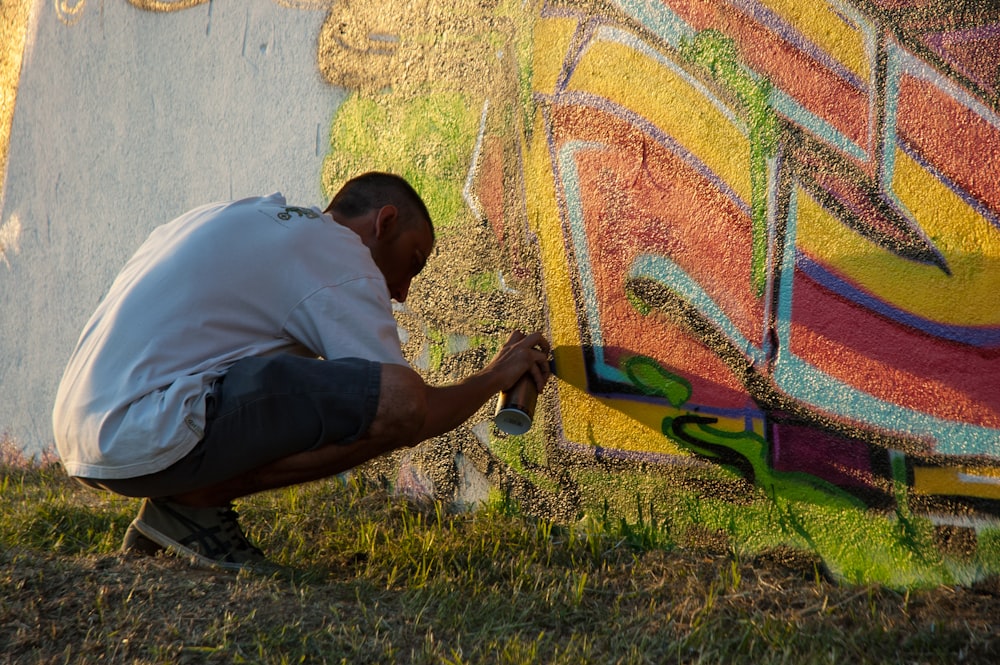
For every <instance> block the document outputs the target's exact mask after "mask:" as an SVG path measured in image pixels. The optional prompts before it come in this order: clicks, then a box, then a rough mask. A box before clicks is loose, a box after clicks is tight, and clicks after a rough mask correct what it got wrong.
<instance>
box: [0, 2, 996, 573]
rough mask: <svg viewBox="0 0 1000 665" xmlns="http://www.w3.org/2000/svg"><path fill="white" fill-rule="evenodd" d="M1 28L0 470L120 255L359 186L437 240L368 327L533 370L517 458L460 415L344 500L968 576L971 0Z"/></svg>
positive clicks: (989, 396)
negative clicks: (532, 346) (526, 336)
mask: <svg viewBox="0 0 1000 665" xmlns="http://www.w3.org/2000/svg"><path fill="white" fill-rule="evenodd" d="M34 9H35V12H34V20H33V21H32V22H31V23H30V25H29V27H28V28H27V34H28V40H27V42H28V46H27V49H26V51H25V58H24V67H23V70H22V74H21V76H20V81H19V86H20V88H19V92H18V98H17V111H16V113H15V115H14V121H13V125H12V130H11V134H10V147H9V151H8V173H7V183H6V189H5V199H4V201H3V209H2V217H0V223H2V224H3V226H2V227H0V232H2V233H4V234H6V235H3V236H0V238H2V239H4V242H5V244H4V248H5V249H4V254H3V263H4V265H2V266H0V271H2V272H3V278H2V281H0V289H2V290H3V298H4V309H5V315H4V318H3V322H2V324H0V325H2V326H3V329H2V330H3V333H2V340H3V342H2V343H3V353H2V355H0V391H2V399H0V427H3V428H6V429H7V430H8V431H9V433H10V434H11V435H12V436H13V437H14V438H15V439H17V440H18V441H19V442H22V443H23V444H24V445H27V446H29V447H30V446H44V445H45V444H46V443H47V441H48V440H49V438H50V435H49V432H48V408H49V403H50V400H51V397H52V393H53V391H54V385H55V381H56V380H57V379H58V375H59V371H60V369H61V364H62V362H63V361H64V360H65V358H66V356H67V355H68V353H69V349H70V348H71V346H72V343H73V340H74V339H75V336H76V334H77V333H78V330H79V327H80V325H81V324H82V322H83V320H84V319H85V318H86V316H87V314H88V313H89V312H90V310H91V309H92V307H93V306H94V304H95V303H96V301H97V299H98V298H100V296H101V295H102V293H103V291H104V289H105V288H106V287H107V285H108V283H109V282H110V279H111V277H112V276H113V275H114V273H115V272H116V270H117V268H118V267H119V266H120V264H121V263H122V261H124V259H125V257H127V256H128V255H129V253H130V252H131V250H132V249H133V248H134V247H135V246H136V244H137V243H138V242H139V241H140V240H141V239H142V238H143V237H144V236H145V235H146V233H147V232H148V231H149V229H151V228H152V227H153V226H155V225H156V224H159V223H161V222H163V221H166V220H167V219H169V218H170V217H172V216H173V215H175V214H176V213H178V212H180V211H182V210H184V209H186V208H188V207H190V206H192V205H196V204H198V203H202V202H204V201H205V200H208V199H216V198H224V197H229V196H240V195H244V194H251V193H260V192H262V191H270V190H274V189H280V190H282V191H284V192H285V193H286V194H288V195H289V196H290V198H292V199H293V200H297V201H303V202H305V203H316V202H319V201H320V200H322V199H324V198H325V197H326V196H327V195H328V194H329V193H330V192H331V191H333V190H334V189H336V187H337V186H338V184H339V182H341V181H342V180H343V179H344V178H345V177H348V176H350V175H352V174H354V173H357V172H359V171H362V170H367V169H372V168H378V169H384V170H392V171H396V172H399V173H401V174H403V175H405V176H406V177H407V178H409V179H410V180H411V181H412V182H413V183H414V185H415V186H416V187H417V189H418V190H419V191H420V192H421V193H422V194H423V195H424V197H425V198H426V199H427V202H428V206H429V208H430V210H431V212H432V215H433V216H434V218H435V221H436V224H437V227H438V231H439V246H438V249H437V251H436V252H435V255H434V256H433V257H432V260H431V261H430V262H429V264H428V267H427V270H426V271H425V274H423V275H422V276H421V278H420V279H418V280H417V281H416V282H415V283H414V287H413V289H412V290H411V294H410V298H409V300H408V301H407V305H406V307H405V308H404V307H400V308H399V310H398V312H397V315H398V319H399V323H400V330H401V336H402V339H403V341H404V348H405V351H406V353H407V355H408V357H409V358H410V359H411V361H412V362H413V364H414V365H415V366H416V367H417V368H418V369H419V370H420V371H421V372H422V373H423V374H424V375H425V376H426V377H427V378H428V379H429V380H431V381H436V382H439V381H448V380H452V379H454V378H457V377H459V376H461V375H463V374H464V373H465V372H467V371H469V370H470V369H472V368H475V367H478V366H480V365H481V364H482V363H484V362H486V361H487V360H488V358H489V357H490V355H491V353H492V351H493V349H495V348H496V347H497V345H498V344H499V343H500V341H501V340H502V339H503V337H504V336H505V334H506V331H507V330H509V329H511V328H516V327H527V328H534V327H541V328H543V329H544V330H545V331H546V332H547V333H548V335H549V336H550V338H551V339H552V341H553V343H554V345H555V352H554V358H555V366H556V371H557V375H558V379H557V380H556V381H555V382H554V383H553V384H552V385H551V387H550V388H549V389H548V390H547V391H546V393H545V394H543V395H542V396H541V400H540V403H539V410H538V415H537V416H536V421H535V427H534V428H533V429H532V430H531V431H530V432H529V433H528V434H527V435H525V436H522V437H507V436H503V435H499V434H498V433H497V432H496V431H495V430H494V429H493V428H492V427H491V425H490V420H489V417H490V410H489V407H486V408H484V409H483V410H482V412H480V413H479V414H477V415H476V417H474V418H473V419H471V420H470V422H469V423H468V424H467V425H465V426H463V427H461V428H459V429H458V430H456V431H455V432H453V433H451V434H450V435H448V436H445V437H441V438H440V439H438V440H435V441H432V442H428V443H427V444H425V445H423V446H420V447H418V448H416V449H414V450H408V451H404V452H401V453H399V454H398V455H395V456H392V457H390V458H387V459H384V460H381V461H379V462H378V463H376V464H373V465H371V466H370V468H369V469H368V470H367V471H368V472H369V473H371V474H373V475H375V476H377V477H379V478H381V479H383V480H385V481H386V482H387V483H390V484H392V485H394V486H395V487H396V488H397V489H398V490H399V491H403V492H408V493H417V494H421V493H423V494H428V493H429V494H433V495H435V496H437V497H438V498H441V499H444V500H447V501H451V502H454V503H456V504H460V505H467V504H469V503H475V502H476V501H478V500H481V499H482V498H483V497H485V496H486V495H487V494H488V492H489V491H491V490H492V491H497V490H499V491H500V492H503V493H506V494H508V495H510V496H512V497H514V498H516V499H518V500H519V501H520V502H521V505H522V507H524V508H525V509H526V510H528V511H530V512H534V513H537V514H543V515H546V516H550V517H556V518H559V519H561V520H567V521H570V520H574V519H577V518H578V517H579V516H580V515H582V514H584V513H586V514H589V515H590V516H591V518H593V517H594V516H595V515H597V516H603V517H605V518H616V517H615V516H621V517H625V518H627V519H628V520H631V521H632V522H633V523H637V524H638V525H639V526H640V527H641V528H645V529H650V528H656V526H657V525H660V526H662V525H664V524H668V523H669V524H670V525H671V526H672V527H673V528H674V529H675V530H676V531H677V532H679V533H683V532H684V530H685V529H688V530H691V531H692V533H693V532H696V531H697V532H705V531H706V530H707V531H708V532H713V533H716V532H718V533H725V534H726V537H727V538H730V539H732V541H733V543H734V545H733V546H734V547H737V548H749V549H753V548H758V547H764V546H767V545H769V544H774V543H787V542H791V543H794V544H796V545H798V546H802V547H808V548H811V549H813V550H814V551H816V552H817V553H819V554H820V555H821V556H822V557H823V558H824V560H825V561H826V562H827V563H828V565H829V567H830V570H831V571H833V572H834V573H835V574H837V575H839V576H841V577H843V578H845V579H849V580H862V581H863V580H882V581H889V582H892V583H899V584H910V583H914V582H917V583H937V582H951V581H969V580H973V579H976V578H978V577H982V576H983V575H986V574H990V573H991V572H998V569H1000V554H998V552H1000V532H998V530H997V516H998V515H1000V371H998V370H1000V298H998V296H997V293H1000V222H998V220H1000V184H998V183H1000V94H998V93H1000V79H998V76H1000V74H998V72H1000V36H998V35H1000V10H997V9H995V8H994V7H993V3H986V4H984V3H976V2H958V3H955V2H926V1H924V0H854V1H851V2H848V1H847V0H824V1H821V2H812V3H795V2H788V1H787V0H684V1H679V0H678V1H674V0H653V1H639V0H525V1H520V0H478V1H477V0H391V1H389V2H383V3H378V4H373V3H363V2H360V0H339V1H337V2H324V1H323V0H316V1H309V0H298V1H296V0H283V1H280V2H279V1H277V0H275V1H274V2H264V1H257V2H247V3H228V2H199V1H198V0H192V1H183V0H181V1H178V2H153V1H152V0H132V1H131V2H127V1H126V0H120V1H117V2H116V1H113V0H106V1H105V2H103V3H96V2H85V1H83V0H81V1H80V2H77V3H71V2H55V3H48V2H38V3H36V5H35V7H34ZM8 61H9V59H8ZM5 62H7V61H5ZM0 119H2V118H0ZM8 303H9V304H8ZM956 532H961V535H962V537H961V538H959V540H961V542H963V543H967V544H968V546H963V547H962V548H961V552H957V553H956V552H955V551H953V550H954V548H951V549H949V547H948V546H947V542H952V541H955V540H956V538H955V536H954V534H955V533H956ZM942 534H944V535H942ZM946 541H947V542H946Z"/></svg>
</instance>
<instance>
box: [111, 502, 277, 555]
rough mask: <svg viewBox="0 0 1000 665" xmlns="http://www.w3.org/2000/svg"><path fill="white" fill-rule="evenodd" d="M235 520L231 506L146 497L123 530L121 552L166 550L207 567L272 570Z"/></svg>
mask: <svg viewBox="0 0 1000 665" xmlns="http://www.w3.org/2000/svg"><path fill="white" fill-rule="evenodd" d="M238 519H239V515H237V514H236V511H235V510H233V507H232V505H227V506H220V507H212V508H192V507H190V506H183V505H180V504H177V503H173V502H171V501H167V500H164V499H146V500H144V501H143V502H142V507H141V508H140V509H139V515H138V517H136V518H135V519H134V520H132V524H130V525H129V527H128V530H127V531H126V532H125V539H124V541H123V542H122V551H123V552H126V553H136V554H157V553H158V552H161V551H163V550H166V551H168V552H170V553H172V554H176V555H178V556H181V557H184V558H187V559H189V560H190V561H191V563H192V564H193V565H195V566H200V567H206V568H221V569H223V570H246V569H253V570H259V571H266V570H271V569H275V568H276V566H274V564H272V563H271V562H269V561H268V560H267V558H266V557H265V556H264V553H263V552H261V551H260V550H259V549H257V548H256V547H254V546H253V544H251V543H250V541H249V540H247V537H246V536H245V535H244V534H243V530H242V529H240V524H239V521H238Z"/></svg>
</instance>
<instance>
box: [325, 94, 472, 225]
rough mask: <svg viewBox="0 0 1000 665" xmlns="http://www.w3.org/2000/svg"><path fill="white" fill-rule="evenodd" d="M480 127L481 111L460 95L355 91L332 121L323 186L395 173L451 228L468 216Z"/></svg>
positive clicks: (436, 218)
mask: <svg viewBox="0 0 1000 665" xmlns="http://www.w3.org/2000/svg"><path fill="white" fill-rule="evenodd" d="M478 130H479V109H476V110H472V109H470V107H469V102H468V100H467V99H465V97H464V96H463V95H460V94H458V93H451V92H441V93H434V94H428V95H424V96H420V97H416V98H406V97H403V96H402V95H398V96H397V95H393V94H392V93H387V94H385V95H382V96H379V97H378V98H376V99H367V98H363V97H360V96H359V95H357V94H355V95H352V96H351V97H350V98H349V99H348V100H347V101H345V102H344V103H343V104H342V105H341V106H340V108H339V109H338V110H337V113H336V115H335V116H334V119H333V125H332V128H331V131H330V152H329V153H328V154H327V156H326V160H325V161H324V163H323V175H322V184H323V190H324V191H325V192H326V193H327V194H328V195H332V194H333V193H334V192H335V191H336V190H337V189H338V188H339V187H340V184H341V183H342V182H343V181H344V180H345V179H347V178H350V177H352V176H354V175H357V174H359V173H363V172H365V171H372V170H378V171H389V172H392V173H397V174H399V175H401V176H403V177H404V178H406V179H407V180H408V181H409V182H410V184H412V185H413V186H414V188H415V189H416V190H417V191H418V192H420V195H421V196H422V197H423V199H424V201H425V202H426V203H427V208H428V209H429V210H430V213H431V217H432V218H433V220H434V224H435V226H436V227H437V228H438V229H447V228H448V227H450V226H452V225H454V224H455V223H456V222H457V221H459V220H461V219H462V218H464V217H465V216H466V215H468V212H467V209H466V206H465V202H464V201H463V199H462V185H463V184H464V182H465V177H466V173H467V172H468V169H469V162H470V160H471V157H472V150H473V147H474V145H475V141H476V133H477V132H478Z"/></svg>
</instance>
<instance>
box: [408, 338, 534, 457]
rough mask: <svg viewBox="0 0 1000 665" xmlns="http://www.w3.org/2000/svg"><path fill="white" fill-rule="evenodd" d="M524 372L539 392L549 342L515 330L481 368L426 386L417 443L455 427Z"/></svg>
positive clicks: (513, 382) (508, 386)
mask: <svg viewBox="0 0 1000 665" xmlns="http://www.w3.org/2000/svg"><path fill="white" fill-rule="evenodd" d="M526 372H530V373H531V375H532V376H533V377H534V379H535V385H536V386H537V387H538V391H539V392H541V391H542V389H543V388H544V387H545V383H546V382H547V381H548V380H549V376H550V373H551V372H550V370H549V343H548V341H546V339H545V338H544V337H542V335H541V334H540V333H534V334H531V335H525V334H523V333H520V332H514V333H512V334H511V336H510V338H509V339H508V340H507V342H506V343H505V344H504V346H503V347H502V348H501V349H500V351H499V352H497V355H496V356H495V357H494V358H493V360H492V361H490V363H489V364H488V365H487V366H486V367H484V368H483V369H482V370H480V371H478V372H476V373H475V374H472V375H470V376H469V377H467V378H466V379H464V380H462V381H460V382H459V383H456V384H452V385H447V386H427V388H426V396H427V418H426V419H425V420H424V426H423V428H422V429H421V430H420V436H419V438H418V440H417V443H419V442H420V441H426V440H427V439H430V438H433V437H435V436H440V435H441V434H444V433H445V432H450V431H451V430H453V429H455V428H456V427H458V426H459V425H461V424H462V423H464V422H465V421H466V420H468V419H469V418H470V417H471V416H472V414H474V413H475V412H476V411H478V410H479V407H481V406H482V405H483V404H485V403H486V402H487V401H489V400H490V398H492V397H493V396H494V395H496V394H497V393H498V392H500V391H502V390H506V389H508V388H510V387H511V386H513V385H514V384H515V383H516V382H517V380H518V379H520V378H521V377H522V376H524V374H525V373H526Z"/></svg>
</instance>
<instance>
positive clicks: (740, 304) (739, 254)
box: [552, 104, 763, 408]
mask: <svg viewBox="0 0 1000 665" xmlns="http://www.w3.org/2000/svg"><path fill="white" fill-rule="evenodd" d="M552 126H553V136H554V138H555V142H556V150H557V151H558V150H559V149H560V147H561V146H563V145H565V143H566V142H567V141H571V140H573V141H593V142H599V143H602V144H605V145H607V148H604V149H586V150H582V151H580V152H578V153H577V155H576V165H577V172H578V176H579V178H580V191H581V200H580V202H579V203H580V205H582V209H583V213H584V228H585V231H586V237H587V244H588V252H589V254H590V261H591V265H590V266H589V268H585V267H583V266H580V268H579V269H581V270H589V273H590V276H591V278H592V280H593V284H594V288H595V289H596V295H597V302H598V305H599V307H600V319H601V320H600V325H601V330H602V335H603V338H604V343H605V345H606V346H607V347H611V348H612V349H613V350H611V351H610V352H609V354H608V360H609V361H614V360H616V359H617V357H618V356H620V355H621V353H620V351H619V350H618V349H626V350H628V351H629V352H632V353H641V354H643V355H648V356H651V357H653V358H656V359H657V360H659V361H660V362H661V363H663V364H664V365H665V366H666V367H668V368H670V369H673V370H675V371H680V372H681V373H682V374H684V375H685V377H686V378H689V379H691V380H692V384H693V387H694V397H693V399H694V401H696V402H697V403H699V404H711V405H712V406H717V407H726V408H744V407H745V406H746V404H747V403H748V397H747V395H746V392H745V390H744V389H743V386H742V385H741V383H740V381H739V380H738V379H737V378H736V377H734V376H733V375H732V372H731V371H730V370H729V369H728V367H727V366H726V365H725V364H724V363H722V361H721V360H720V359H719V358H718V357H716V356H715V354H714V353H712V352H711V351H710V350H709V349H708V348H707V347H706V346H704V345H703V344H701V343H700V342H698V341H696V340H693V339H692V338H690V337H689V336H688V335H687V334H685V333H684V332H683V331H682V330H680V329H679V328H678V327H677V326H676V325H673V324H670V323H668V322H667V321H666V318H665V317H664V316H662V315H652V316H647V317H644V316H642V315H641V314H640V313H639V312H637V311H636V310H635V308H634V307H633V305H632V304H631V303H630V302H629V301H628V299H627V297H626V293H625V283H626V279H627V277H628V273H629V270H630V268H631V265H632V263H633V261H634V260H635V258H636V257H637V256H639V255H640V254H655V255H661V256H669V257H670V258H671V259H673V260H674V261H675V262H676V263H678V264H679V265H681V266H682V267H683V268H684V270H685V271H686V272H688V274H690V275H691V276H692V277H694V278H695V279H697V280H698V282H699V283H700V284H701V285H702V287H703V288H704V289H705V290H706V291H707V292H708V293H709V294H710V295H711V296H712V297H713V298H714V299H715V301H716V302H717V303H718V304H719V306H720V307H721V308H722V309H723V310H724V311H726V313H727V314H728V316H729V317H730V318H731V319H732V320H733V322H734V324H735V325H736V326H737V327H738V328H739V329H740V330H741V331H742V332H743V334H744V335H745V336H746V337H747V338H749V339H750V340H751V341H752V342H753V343H755V344H758V345H759V344H760V343H761V332H760V331H761V328H762V323H761V321H762V320H763V309H762V303H761V302H760V301H759V300H758V299H757V298H756V297H755V296H754V295H753V291H752V287H751V278H750V244H751V237H750V220H749V217H748V215H746V214H745V213H743V211H742V210H740V208H739V207H738V206H737V205H736V204H735V203H734V202H733V201H731V200H730V199H728V198H726V197H725V196H723V195H722V194H720V193H719V192H718V191H717V188H716V185H715V184H713V183H712V182H711V181H709V180H707V179H706V178H705V177H704V176H703V175H702V174H700V173H698V172H697V171H695V170H694V169H693V168H692V167H690V166H688V165H687V164H685V163H684V162H683V161H682V160H681V159H679V158H678V157H677V156H676V155H674V154H673V153H671V152H670V151H669V150H667V149H666V148H665V147H664V146H662V145H660V144H658V143H656V142H655V141H654V140H653V139H652V138H650V137H647V136H646V135H645V134H644V133H643V132H641V131H640V130H638V129H636V128H634V127H632V126H631V125H629V124H628V123H627V122H625V121H624V120H621V119H619V118H616V117H615V116H613V115H611V114H610V113H607V112H604V111H599V110H596V109H592V108H587V107H581V106H570V105H561V104H556V105H554V106H553V108H552ZM748 161H749V159H748Z"/></svg>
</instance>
